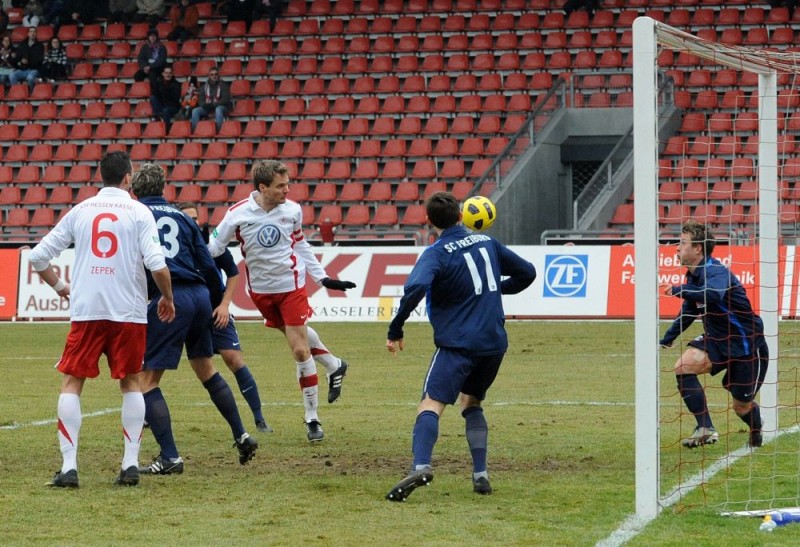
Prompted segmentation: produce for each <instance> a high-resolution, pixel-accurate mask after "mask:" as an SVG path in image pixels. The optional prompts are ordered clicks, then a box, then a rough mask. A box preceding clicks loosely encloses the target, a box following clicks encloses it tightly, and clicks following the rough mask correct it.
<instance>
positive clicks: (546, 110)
mask: <svg viewBox="0 0 800 547" xmlns="http://www.w3.org/2000/svg"><path fill="white" fill-rule="evenodd" d="M566 92H567V82H566V80H564V78H562V77H559V78H558V79H557V80H556V82H555V83H554V84H553V86H552V87H551V88H550V90H549V91H548V92H547V94H545V95H544V97H543V98H542V99H540V100H539V105H538V106H537V107H535V108H534V109H533V111H532V112H531V114H530V115H529V116H528V119H527V120H525V123H523V124H522V126H521V127H520V128H519V129H518V130H517V132H516V133H514V135H512V136H511V138H510V139H509V141H508V144H507V145H506V146H505V148H503V150H501V151H500V153H499V154H498V155H497V157H496V158H495V159H494V161H493V162H492V164H491V165H490V166H489V167H488V168H487V169H486V171H485V172H484V173H483V175H481V177H480V178H479V179H478V180H477V181H475V184H474V186H473V187H472V191H471V192H470V195H473V196H474V195H477V194H480V193H481V190H482V189H483V187H484V185H487V186H488V185H490V184H494V187H495V188H501V187H502V183H503V177H504V176H505V175H506V173H507V170H508V167H507V166H508V165H513V160H514V159H516V158H517V157H518V156H519V155H520V154H521V153H522V152H524V151H525V150H527V149H528V147H530V146H532V145H534V144H535V143H536V137H537V131H539V130H541V129H542V128H543V127H544V126H545V125H547V123H548V122H549V121H550V120H551V119H552V117H553V116H554V115H555V113H556V112H558V111H559V110H560V109H561V108H563V107H564V106H565V105H566Z"/></svg>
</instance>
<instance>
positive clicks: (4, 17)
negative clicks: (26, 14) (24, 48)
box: [0, 4, 8, 36]
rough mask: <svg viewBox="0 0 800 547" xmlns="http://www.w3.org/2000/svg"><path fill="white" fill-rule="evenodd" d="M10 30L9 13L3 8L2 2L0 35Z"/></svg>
mask: <svg viewBox="0 0 800 547" xmlns="http://www.w3.org/2000/svg"><path fill="white" fill-rule="evenodd" d="M7 30H8V14H7V13H6V10H5V9H3V5H2V4H0V36H2V35H4V34H5V33H6V31H7Z"/></svg>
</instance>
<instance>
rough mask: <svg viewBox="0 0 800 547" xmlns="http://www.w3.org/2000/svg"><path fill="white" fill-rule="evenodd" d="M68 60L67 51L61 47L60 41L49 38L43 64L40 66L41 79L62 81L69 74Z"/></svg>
mask: <svg viewBox="0 0 800 547" xmlns="http://www.w3.org/2000/svg"><path fill="white" fill-rule="evenodd" d="M69 68H70V67H69V59H67V51H66V50H65V49H64V46H62V45H61V40H59V39H58V37H57V36H53V37H52V38H50V44H49V47H48V48H47V53H45V54H44V64H43V65H42V78H44V79H45V80H50V81H51V82H52V81H54V80H63V79H64V78H66V77H67V75H68V74H69Z"/></svg>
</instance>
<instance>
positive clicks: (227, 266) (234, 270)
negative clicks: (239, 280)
mask: <svg viewBox="0 0 800 547" xmlns="http://www.w3.org/2000/svg"><path fill="white" fill-rule="evenodd" d="M214 264H216V266H217V268H219V269H220V270H222V271H223V272H225V277H236V276H237V275H239V267H238V266H237V265H236V261H235V260H234V259H233V255H232V254H231V252H230V251H229V250H228V249H225V252H224V253H222V254H221V255H219V256H217V257H214Z"/></svg>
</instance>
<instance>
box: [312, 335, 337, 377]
mask: <svg viewBox="0 0 800 547" xmlns="http://www.w3.org/2000/svg"><path fill="white" fill-rule="evenodd" d="M306 328H307V329H308V347H309V348H311V356H312V357H313V358H314V360H315V361H316V362H317V363H319V364H320V365H322V366H323V367H325V372H326V373H327V375H328V376H330V375H331V374H333V373H334V372H336V370H337V369H338V368H339V365H340V364H341V360H340V359H339V358H338V357H336V356H335V355H334V354H332V353H331V352H330V351H328V348H326V347H325V344H323V343H322V340H320V339H319V334H317V331H315V330H314V329H312V328H311V327H306Z"/></svg>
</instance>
